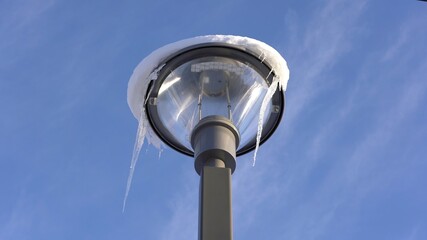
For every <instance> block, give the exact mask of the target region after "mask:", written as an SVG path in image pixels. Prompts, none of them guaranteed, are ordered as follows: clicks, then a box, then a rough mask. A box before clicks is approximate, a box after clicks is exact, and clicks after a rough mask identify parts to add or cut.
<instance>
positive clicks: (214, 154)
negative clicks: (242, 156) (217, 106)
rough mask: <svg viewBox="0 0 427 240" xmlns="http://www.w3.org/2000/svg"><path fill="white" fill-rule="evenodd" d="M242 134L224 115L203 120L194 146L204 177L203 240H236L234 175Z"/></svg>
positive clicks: (201, 176)
mask: <svg viewBox="0 0 427 240" xmlns="http://www.w3.org/2000/svg"><path fill="white" fill-rule="evenodd" d="M239 138H240V137H239V132H238V131H237V128H236V127H235V126H234V125H233V123H232V122H231V121H230V120H229V119H227V118H225V117H222V116H209V117H205V118H203V119H202V120H201V121H200V122H199V123H198V124H197V125H196V127H195V128H194V130H193V132H192V135H191V144H192V146H193V149H194V157H195V162H194V165H195V168H196V171H197V173H198V174H199V175H200V203H199V240H232V239H233V229H232V208H231V174H232V173H233V172H234V170H235V168H236V148H237V146H238V145H239Z"/></svg>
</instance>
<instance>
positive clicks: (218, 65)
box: [157, 57, 272, 150]
mask: <svg viewBox="0 0 427 240" xmlns="http://www.w3.org/2000/svg"><path fill="white" fill-rule="evenodd" d="M267 90H268V85H267V82H266V81H265V79H264V78H263V77H262V76H261V75H260V74H259V73H258V72H257V71H256V70H255V69H254V68H252V67H251V66H249V65H247V64H245V63H242V62H240V61H237V60H234V59H230V58H225V57H202V58H197V59H193V60H191V61H189V62H186V63H184V64H182V65H180V66H178V67H177V68H175V69H174V70H173V71H171V73H170V74H169V75H168V76H167V77H166V78H165V80H164V81H163V83H162V85H161V87H160V89H159V92H158V96H157V111H158V114H159V118H160V120H161V121H162V124H163V125H164V126H165V127H166V128H167V129H168V131H169V132H171V133H172V134H173V136H174V137H175V138H176V140H177V141H179V142H180V143H181V144H182V145H183V146H185V147H187V148H188V149H192V148H191V144H190V136H191V132H192V130H193V128H194V127H195V126H196V124H197V123H198V122H199V120H200V119H202V118H204V117H206V116H210V115H221V116H224V117H226V118H228V119H230V120H231V121H232V122H233V124H234V125H235V126H236V127H237V129H238V130H239V133H240V145H239V147H238V148H237V150H239V148H240V147H242V146H245V145H246V144H248V143H249V142H250V141H251V140H253V139H254V138H255V137H256V134H257V129H258V118H259V113H260V108H261V104H262V101H263V98H264V96H265V94H266V93H267ZM271 108H272V106H271V102H270V103H269V104H268V106H267V109H266V114H265V115H264V123H265V122H266V121H265V120H266V119H267V118H268V117H269V114H268V113H270V112H271Z"/></svg>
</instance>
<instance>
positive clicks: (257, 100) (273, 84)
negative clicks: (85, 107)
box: [128, 35, 288, 240]
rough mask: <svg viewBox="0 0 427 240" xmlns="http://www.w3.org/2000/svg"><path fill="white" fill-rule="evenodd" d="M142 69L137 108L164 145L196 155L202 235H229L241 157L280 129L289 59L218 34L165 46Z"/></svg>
mask: <svg viewBox="0 0 427 240" xmlns="http://www.w3.org/2000/svg"><path fill="white" fill-rule="evenodd" d="M145 65H148V66H145ZM141 68H142V69H143V70H142V72H145V76H144V74H141V71H140V74H137V72H138V71H136V72H135V73H134V75H135V74H136V75H137V76H134V77H133V78H131V81H130V83H129V89H128V102H129V104H130V107H131V109H132V112H133V113H134V115H135V116H137V117H138V116H139V118H140V119H139V120H140V121H145V122H146V123H148V124H149V125H148V124H147V125H148V126H149V129H150V130H151V131H152V132H153V133H154V134H155V136H157V137H158V138H160V139H161V141H162V142H163V143H165V144H167V145H168V146H170V147H171V148H173V149H175V150H177V151H178V152H181V153H183V154H185V155H188V156H191V157H194V159H195V162H194V165H195V170H196V172H197V173H198V174H199V175H200V179H201V182H200V208H199V210H200V213H199V239H201V240H214V239H215V240H217V239H222V240H228V239H230V240H231V239H232V210H231V174H232V173H233V172H234V170H235V168H236V156H240V155H243V154H245V153H247V152H250V151H251V150H253V149H255V148H256V147H257V144H262V143H263V142H265V141H266V140H267V139H268V138H269V137H270V136H271V135H272V133H273V132H274V130H275V129H276V127H277V126H278V124H279V122H280V120H281V117H282V114H283V111H284V105H285V99H284V87H286V81H287V78H288V69H287V67H286V62H285V61H284V59H283V58H282V57H281V56H280V54H278V53H277V52H276V51H275V50H274V49H272V48H271V47H269V46H268V45H266V44H264V43H261V42H259V41H257V40H254V39H250V38H243V37H236V36H221V35H216V36H205V37H198V38H193V39H187V40H184V41H181V42H177V43H175V44H171V45H167V46H166V47H164V48H162V49H160V50H158V51H157V52H154V53H153V54H152V55H151V58H149V60H146V61H145V63H144V61H143V62H142V65H141ZM147 73H150V74H149V75H147ZM281 74H282V75H281ZM141 75H142V76H141ZM147 79H148V81H147ZM261 129H262V131H261ZM151 136H154V135H153V134H151Z"/></svg>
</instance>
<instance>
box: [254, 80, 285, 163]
mask: <svg viewBox="0 0 427 240" xmlns="http://www.w3.org/2000/svg"><path fill="white" fill-rule="evenodd" d="M279 83H280V81H279V79H278V78H277V77H274V78H273V82H272V83H271V85H270V87H269V88H268V90H267V94H265V97H264V99H263V100H262V104H261V109H260V110H259V118H258V131H257V135H256V145H255V151H254V161H253V163H252V166H255V162H256V155H257V153H258V148H259V144H260V141H261V134H262V127H263V124H264V114H265V111H266V110H267V107H268V104H269V103H270V100H271V98H272V97H273V95H274V93H275V92H276V90H277V86H278V84H279Z"/></svg>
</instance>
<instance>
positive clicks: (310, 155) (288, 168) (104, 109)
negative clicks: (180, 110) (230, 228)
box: [0, 0, 427, 240]
mask: <svg viewBox="0 0 427 240" xmlns="http://www.w3.org/2000/svg"><path fill="white" fill-rule="evenodd" d="M426 26H427V3H424V2H420V1H415V0H411V1H366V0H362V1H344V0H329V1H326V0H324V1H310V2H308V1H307V2H301V1H295V0H291V1H287V0H283V1H282V0H281V1H252V2H249V1H242V0H231V1H224V0H218V1H195V0H185V1H180V2H179V3H178V2H177V1H171V0H158V1H151V2H149V1H122V2H119V1H57V0H33V1H25V0H14V1H10V0H4V1H1V2H0V36H1V40H0V111H1V117H0V146H1V147H0V193H1V197H0V239H5V240H9V239H11V240H15V239H20V240H25V239H32V240H33V239H160V240H163V239H165V240H166V239H175V240H180V239H183V240H184V239H185V240H188V239H197V210H198V181H199V178H198V175H197V174H196V173H195V171H194V168H193V162H192V159H191V158H188V157H185V156H182V155H179V154H178V153H175V152H174V151H173V150H171V149H165V150H164V152H163V153H162V155H161V157H160V158H159V154H158V151H157V150H156V149H155V148H153V147H147V146H146V147H144V148H143V150H142V152H141V156H140V160H139V162H138V165H137V169H136V171H135V175H134V181H133V185H132V189H131V191H130V195H129V198H128V202H127V208H126V211H125V213H122V212H121V210H122V201H123V197H124V193H125V187H126V180H127V175H128V171H129V164H130V158H131V155H132V148H133V144H134V140H135V134H136V128H137V121H136V120H135V119H134V117H133V116H132V114H131V112H130V110H129V108H128V106H127V102H126V91H127V83H128V79H129V77H130V76H131V74H132V71H133V69H134V68H135V67H136V65H137V64H138V63H139V62H140V61H141V60H142V59H143V58H144V57H145V56H147V55H148V54H149V53H150V52H152V51H153V50H155V49H157V48H159V47H161V46H163V45H165V44H167V43H171V42H175V41H178V40H181V39H184V38H189V37H194V36H198V35H206V34H233V35H241V36H248V37H252V38H255V39H259V40H261V41H263V42H266V43H268V44H269V45H271V46H273V47H275V48H276V49H277V50H278V51H279V52H280V53H281V54H282V55H283V56H284V57H285V58H286V60H287V61H288V64H289V68H290V71H291V78H290V81H289V84H288V89H287V93H286V100H287V105H286V112H285V115H284V119H283V121H282V123H281V125H280V127H279V128H278V130H277V131H276V133H275V134H274V135H273V137H272V138H271V139H270V140H269V141H268V142H267V143H266V144H264V145H263V146H262V147H261V149H260V151H259V153H258V160H257V165H256V166H255V167H252V161H251V159H252V155H251V154H248V155H245V156H242V157H240V158H239V159H238V167H237V170H236V172H235V174H234V175H233V208H234V209H233V211H234V215H233V217H234V237H235V239H248V240H249V239H250V240H252V239H272V240H273V239H278V240H282V239H286V240H297V239H304V240H311V239H328V240H331V239H340V240H341V239H358V240H360V239H376V240H377V239H387V240H390V239H399V240H422V239H427V230H426V229H427V207H426V203H427V191H426V190H425V189H426V183H427V174H426V172H427V161H426V160H427V158H426V156H427V147H426V146H427V108H426V105H427V77H426V76H427V57H426V56H427V47H426V43H427V31H426Z"/></svg>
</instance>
